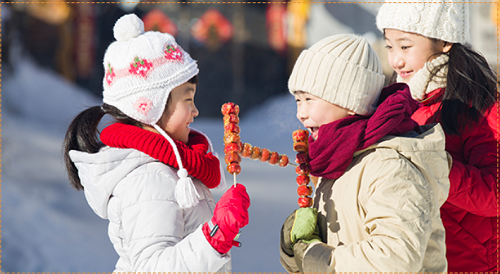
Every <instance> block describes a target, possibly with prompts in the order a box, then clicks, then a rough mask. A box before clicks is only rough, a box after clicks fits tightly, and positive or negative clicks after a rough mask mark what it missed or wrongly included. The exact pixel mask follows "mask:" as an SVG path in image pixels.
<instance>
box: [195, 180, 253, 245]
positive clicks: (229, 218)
mask: <svg viewBox="0 0 500 274" xmlns="http://www.w3.org/2000/svg"><path fill="white" fill-rule="evenodd" d="M249 207H250V198H249V197H248V194H247V191H246V188H245V186H243V185H240V184H237V185H236V186H231V188H229V189H228V190H227V191H226V193H224V195H222V197H221V198H220V200H219V202H217V204H216V205H215V209H214V215H213V217H212V219H211V220H210V221H209V222H207V223H205V224H204V225H203V234H205V238H207V241H208V242H209V243H210V245H212V247H213V248H214V249H215V250H217V251H219V253H221V254H224V253H227V252H229V250H230V249H231V247H233V246H240V243H239V242H236V241H235V239H234V238H235V237H236V236H237V235H238V233H239V231H240V228H242V227H244V226H246V225H247V224H248V208H249Z"/></svg>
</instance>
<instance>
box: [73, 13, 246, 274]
mask: <svg viewBox="0 0 500 274" xmlns="http://www.w3.org/2000/svg"><path fill="white" fill-rule="evenodd" d="M114 36H115V38H116V41H115V42H113V43H112V44H111V45H110V46H109V47H108V49H107V51H106V53H105V56H104V63H103V64H104V67H105V71H106V73H105V77H104V80H103V86H104V92H103V102H104V104H103V105H102V106H97V107H92V108H89V109H87V110H85V111H83V112H82V113H80V114H79V115H78V116H77V117H76V118H75V119H74V120H73V122H72V123H71V125H70V126H69V128H68V131H67V133H66V137H65V141H64V158H65V162H66V167H67V170H68V174H69V179H70V182H71V184H72V185H73V186H74V187H75V188H76V189H82V190H84V192H85V197H86V199H87V201H88V203H89V205H90V206H91V207H92V209H93V210H94V211H95V213H96V214H97V215H99V216H100V217H101V218H105V219H108V220H109V237H110V240H111V242H112V243H113V245H114V248H115V250H116V252H117V253H118V255H119V256H120V258H119V260H118V262H117V264H116V269H115V271H119V272H137V271H142V272H146V271H148V272H153V271H155V272H160V271H161V272H174V271H175V272H177V271H182V272H186V271H189V272H201V271H203V272H213V271H224V272H226V271H231V264H230V255H229V253H228V252H229V250H230V249H231V247H232V246H237V245H239V243H238V242H236V241H234V239H235V237H236V236H237V234H238V233H239V230H240V228H242V227H244V226H245V225H247V224H248V207H249V206H250V199H249V197H248V194H247V192H246V190H245V187H244V186H243V185H241V184H238V185H236V186H234V187H231V188H230V189H229V190H227V191H226V193H224V195H223V196H222V197H221V199H220V200H219V202H218V203H217V204H216V203H215V201H214V199H213V196H212V194H211V192H210V189H211V188H215V187H217V186H220V185H221V186H222V187H224V185H225V182H224V174H223V173H222V171H221V170H222V169H221V165H220V162H219V160H218V158H217V155H216V153H215V152H214V151H213V148H212V145H211V142H210V140H209V139H208V137H207V136H206V135H205V134H203V133H201V132H198V131H195V130H193V129H191V128H190V127H189V124H190V123H192V122H193V119H194V118H195V117H196V116H198V113H199V112H198V109H197V108H196V105H195V103H194V97H195V93H196V85H197V74H198V67H197V64H196V62H195V61H194V60H193V59H191V57H190V56H189V54H188V53H187V52H185V51H184V50H183V49H182V48H181V47H180V46H179V45H177V43H176V42H175V40H174V38H173V37H172V36H171V35H169V34H164V33H159V32H153V31H150V32H146V33H145V32H144V25H143V22H142V21H141V20H140V19H139V18H138V17H137V16H136V15H134V14H129V15H125V16H123V17H122V18H120V19H119V20H118V21H117V22H116V24H115V27H114ZM105 114H108V115H111V116H112V117H114V118H115V119H116V123H113V124H111V125H109V126H107V127H106V128H104V129H103V130H102V132H101V134H100V136H99V137H98V136H97V126H98V124H99V122H100V120H101V118H102V117H103V116H104V115H105ZM99 139H100V140H99Z"/></svg>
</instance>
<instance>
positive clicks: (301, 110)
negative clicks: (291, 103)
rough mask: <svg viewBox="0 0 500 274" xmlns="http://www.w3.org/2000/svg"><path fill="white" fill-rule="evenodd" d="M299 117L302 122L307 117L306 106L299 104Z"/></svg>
mask: <svg viewBox="0 0 500 274" xmlns="http://www.w3.org/2000/svg"><path fill="white" fill-rule="evenodd" d="M297 119H299V121H301V122H303V121H305V120H306V119H307V110H306V109H305V107H304V106H297Z"/></svg>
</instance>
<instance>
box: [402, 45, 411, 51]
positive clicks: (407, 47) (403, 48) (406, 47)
mask: <svg viewBox="0 0 500 274" xmlns="http://www.w3.org/2000/svg"><path fill="white" fill-rule="evenodd" d="M410 47H411V46H401V49H402V50H405V49H409V48H410Z"/></svg>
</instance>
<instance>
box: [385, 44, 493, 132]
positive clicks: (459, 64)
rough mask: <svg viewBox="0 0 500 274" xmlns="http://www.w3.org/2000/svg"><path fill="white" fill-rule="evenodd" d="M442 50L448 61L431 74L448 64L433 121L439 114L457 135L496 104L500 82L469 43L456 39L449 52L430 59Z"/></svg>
mask: <svg viewBox="0 0 500 274" xmlns="http://www.w3.org/2000/svg"><path fill="white" fill-rule="evenodd" d="M431 40H433V41H435V39H431ZM441 54H446V55H448V56H449V61H448V62H447V63H446V64H442V65H440V66H436V67H435V68H434V69H433V70H432V71H431V78H433V77H439V76H437V74H438V72H439V70H440V69H441V68H443V67H445V66H448V74H447V76H446V89H445V92H444V94H443V97H442V99H441V105H440V106H439V110H438V111H437V112H436V114H435V116H434V121H436V120H437V118H438V116H440V122H441V125H442V126H443V129H444V131H445V132H446V133H448V134H450V135H458V134H460V132H462V131H463V130H464V129H465V125H468V126H472V125H474V124H477V123H478V122H479V120H480V118H481V116H482V115H484V113H485V112H486V110H488V109H489V108H490V107H491V106H492V105H493V104H495V102H496V100H497V98H496V94H497V83H498V82H497V79H496V76H495V73H494V72H493V70H492V69H491V68H490V66H489V65H488V62H487V61H486V59H485V58H484V57H483V56H482V55H481V54H479V53H478V52H476V51H474V50H473V49H472V48H471V47H470V46H469V45H463V44H459V43H455V44H453V45H452V47H451V49H450V50H449V52H447V53H437V54H434V55H432V56H431V57H429V59H430V58H432V57H434V56H436V55H441ZM396 76H397V74H396V73H394V74H393V76H392V77H391V80H390V83H394V82H396Z"/></svg>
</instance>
